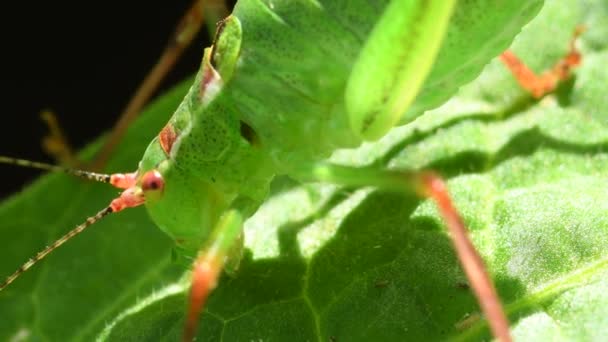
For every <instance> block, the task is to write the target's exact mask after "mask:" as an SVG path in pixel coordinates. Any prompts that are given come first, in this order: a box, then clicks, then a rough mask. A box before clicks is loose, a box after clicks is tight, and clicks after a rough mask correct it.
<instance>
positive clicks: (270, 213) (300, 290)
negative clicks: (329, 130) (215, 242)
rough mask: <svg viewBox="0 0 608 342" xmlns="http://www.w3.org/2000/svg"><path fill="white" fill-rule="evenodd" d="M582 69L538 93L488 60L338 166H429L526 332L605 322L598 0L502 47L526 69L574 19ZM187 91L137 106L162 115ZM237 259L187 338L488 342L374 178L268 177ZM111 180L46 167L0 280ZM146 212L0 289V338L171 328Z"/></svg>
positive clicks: (144, 134) (589, 330) (557, 9)
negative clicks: (338, 183) (345, 183)
mask: <svg viewBox="0 0 608 342" xmlns="http://www.w3.org/2000/svg"><path fill="white" fill-rule="evenodd" d="M581 23H582V24H585V25H586V26H587V27H588V31H587V32H586V33H585V35H584V36H583V37H582V39H581V41H580V46H581V49H582V50H583V53H584V58H585V59H584V63H583V65H582V67H581V68H579V69H577V71H576V78H575V79H574V80H573V81H572V82H571V83H570V84H569V86H568V85H566V86H565V87H563V89H561V90H560V91H559V92H558V93H557V94H556V95H551V96H548V97H546V98H545V99H543V100H542V101H539V102H536V101H533V100H531V99H530V98H529V97H527V96H526V94H525V93H524V92H523V91H522V90H521V89H520V88H519V87H518V86H517V84H516V83H515V82H514V81H513V80H512V78H511V76H510V75H509V74H508V72H507V71H506V70H505V69H504V67H503V66H502V65H501V64H500V63H499V62H498V61H493V62H492V63H490V64H489V65H488V66H487V67H486V68H485V69H484V72H483V73H482V75H481V76H480V77H479V78H478V79H477V80H475V81H474V82H473V83H472V84H470V85H468V86H466V87H464V88H462V89H461V90H460V92H459V93H458V95H457V96H456V97H454V98H453V99H452V100H451V101H450V102H448V103H447V104H445V105H444V106H443V107H441V108H439V109H437V110H434V111H432V112H428V113H426V114H425V115H424V116H422V117H420V118H419V119H417V120H416V121H414V122H412V123H411V124H409V125H407V126H404V127H401V128H399V129H396V130H394V131H393V132H391V133H390V134H389V135H388V136H387V137H386V138H385V139H383V140H381V141H380V142H377V143H374V144H369V145H365V146H363V147H362V148H360V149H359V150H357V151H355V152H352V151H340V152H338V153H336V155H335V156H334V160H335V161H337V162H342V163H348V164H355V165H361V164H368V163H371V162H376V163H379V164H386V165H387V166H389V167H392V168H408V169H411V168H432V169H436V170H439V171H440V172H441V173H442V174H443V175H445V176H446V178H448V179H449V187H450V191H451V193H452V194H453V196H454V198H455V201H456V204H457V206H458V207H459V209H460V210H461V213H462V215H463V216H464V218H465V221H466V222H467V224H468V226H469V228H470V229H471V231H472V237H473V239H474V242H475V244H476V246H477V247H478V248H479V250H480V251H481V253H482V254H483V256H484V258H485V260H486V262H487V264H488V265H489V268H490V270H491V272H492V274H493V277H494V279H495V280H496V283H497V287H498V290H499V292H500V294H501V297H502V298H503V300H504V302H505V305H506V309H507V311H508V313H509V315H510V319H511V321H512V326H513V334H514V335H515V337H517V338H519V339H521V340H528V341H536V340H568V341H571V340H580V341H587V340H599V339H600V338H601V337H602V336H606V335H607V334H608V331H607V330H608V322H606V320H607V319H606V317H608V312H607V309H606V308H607V307H608V305H607V304H608V295H606V293H608V291H606V290H607V288H608V281H607V280H606V279H608V277H607V275H608V268H607V265H608V262H607V261H606V260H607V259H606V256H607V253H606V250H607V249H606V245H607V242H608V218H607V215H605V212H606V209H608V194H607V192H606V191H605V189H606V182H607V181H608V177H607V173H606V170H608V154H606V153H605V151H606V149H607V147H608V130H607V129H606V127H605V122H606V118H608V114H606V110H605V108H607V107H608V97H606V95H605V92H606V84H608V71H607V70H606V68H605V66H606V65H607V63H608V49H607V48H608V38H607V37H608V5H607V4H606V2H605V1H602V0H595V1H590V0H589V1H582V0H580V1H574V0H560V1H549V2H548V3H547V4H546V6H545V7H544V8H543V10H542V11H541V14H540V15H539V16H538V17H537V18H536V19H535V20H534V21H533V23H531V24H530V25H529V26H527V27H526V29H525V30H524V32H523V33H522V34H521V35H520V36H519V37H518V38H517V39H516V41H515V43H514V45H513V49H514V50H515V52H516V53H518V54H519V55H521V56H522V58H523V59H524V60H526V61H527V62H528V63H529V64H530V65H531V66H532V67H533V68H534V69H535V70H543V69H545V68H547V67H549V66H550V65H551V64H552V63H553V62H554V61H555V60H556V59H558V58H559V57H560V56H561V55H562V54H563V53H564V51H565V50H566V47H567V42H568V40H569V38H570V35H571V33H572V31H573V29H574V27H575V26H576V25H577V24H581ZM182 92H183V89H178V90H176V92H175V93H173V94H172V95H169V96H167V97H165V98H164V99H163V100H162V101H161V102H160V103H157V105H156V106H154V107H153V108H152V109H151V110H152V111H154V112H157V113H163V112H164V113H170V112H171V111H172V110H173V108H175V106H176V104H177V102H178V101H179V100H180V94H181V93H182ZM165 120H166V116H165V117H163V116H162V115H145V116H144V119H143V120H141V121H140V122H139V123H138V124H137V125H136V126H134V127H133V128H132V130H131V132H130V135H129V138H128V140H127V141H125V142H124V144H123V147H122V149H121V152H120V154H119V155H117V157H116V158H115V160H114V161H113V163H112V164H111V165H110V166H109V168H110V169H112V170H124V168H127V169H133V168H135V166H136V162H137V159H136V158H137V156H138V155H141V153H142V151H143V148H145V142H146V141H149V140H150V139H151V137H152V136H153V135H154V134H155V132H157V131H158V130H159V129H160V127H162V125H163V122H164V121H165ZM274 185H275V188H274V191H273V194H274V195H273V196H272V197H271V198H270V199H269V200H268V201H267V203H266V204H265V205H264V206H263V207H262V208H261V209H260V211H259V212H258V213H257V214H256V216H254V217H253V218H252V219H250V220H249V221H248V223H247V227H246V243H247V246H248V248H249V249H248V254H247V257H246V258H245V260H244V262H243V264H242V265H241V269H240V271H239V273H238V274H237V276H236V277H235V278H228V277H224V278H223V279H222V281H221V284H220V286H219V287H218V289H217V290H216V292H215V293H214V295H213V296H212V298H211V299H210V303H209V306H208V308H207V314H206V315H204V316H203V318H202V322H201V323H202V329H201V332H200V334H199V336H200V337H201V338H202V337H204V338H205V340H219V339H223V340H226V341H233V340H240V341H250V340H264V341H282V340H290V341H314V340H319V341H328V340H329V341H367V340H404V339H411V340H422V339H424V340H443V339H446V338H453V339H459V340H474V341H478V340H483V339H487V337H488V335H487V334H488V332H487V328H486V325H485V322H484V321H483V320H480V319H478V316H477V314H478V312H479V311H478V307H477V304H476V302H475V299H474V297H473V296H472V294H471V292H470V290H469V289H468V287H467V285H466V278H465V277H464V275H463V274H462V272H461V270H460V267H459V265H458V262H457V260H456V259H455V256H454V253H453V252H452V248H451V245H450V241H449V238H448V236H447V235H446V233H445V230H444V228H443V224H442V222H441V220H440V219H439V218H438V216H437V214H436V211H435V208H434V206H433V204H432V203H430V202H428V201H420V200H418V199H416V198H413V197H408V196H400V195H395V194H386V193H382V192H378V191H375V190H373V189H343V188H336V187H333V186H325V185H316V184H308V185H302V186H297V185H295V184H293V183H292V182H291V181H289V180H288V179H285V178H282V179H279V180H278V181H277V182H276V183H275V184H274ZM112 194H113V190H108V189H107V188H106V187H104V186H100V185H89V184H85V183H83V182H80V181H78V180H72V179H69V178H67V177H64V176H62V175H52V176H47V177H44V178H43V179H41V180H40V181H38V182H36V183H35V184H33V185H32V186H30V187H29V188H28V189H27V190H26V191H24V192H22V193H21V194H19V195H17V196H15V197H13V198H12V199H10V200H8V201H6V202H5V203H4V204H3V205H2V207H1V208H0V222H1V224H0V239H1V240H2V241H3V248H2V249H1V251H0V274H9V273H10V272H12V271H13V270H14V269H15V268H16V267H17V266H18V265H19V264H20V263H21V262H22V261H24V260H26V259H27V258H28V257H30V256H31V255H32V254H33V253H35V252H36V251H38V250H39V249H40V248H41V246H44V245H45V244H47V243H48V242H49V241H53V240H54V239H56V238H57V237H59V236H60V235H61V234H62V233H63V232H65V231H66V230H67V229H69V228H71V227H72V226H74V225H76V224H78V223H80V222H81V221H82V220H83V218H84V216H86V215H88V214H93V213H95V212H96V211H97V210H98V209H99V208H101V207H103V206H104V205H106V204H107V202H108V201H109V199H110V198H111V197H112ZM170 248H171V242H170V241H169V240H168V239H167V238H166V237H165V236H164V235H163V234H162V233H161V232H160V231H159V230H158V229H156V228H155V227H154V225H153V224H152V223H151V222H150V221H149V220H148V219H147V217H146V213H145V211H144V210H143V209H135V210H131V211H130V212H125V213H121V214H118V215H115V216H114V217H109V218H107V219H106V220H105V222H101V223H99V224H97V225H96V226H94V227H91V230H90V231H88V232H86V233H85V234H83V235H82V236H79V237H78V238H77V239H75V240H74V241H71V242H70V243H69V244H67V245H66V246H65V247H62V248H61V249H60V250H58V251H56V252H55V253H54V254H53V255H52V256H51V257H49V258H48V259H47V260H46V261H45V262H44V263H42V264H41V265H37V266H36V268H35V269H33V270H32V271H31V272H28V273H27V274H25V275H24V276H23V277H22V278H20V279H19V281H17V282H16V283H15V284H13V286H11V287H10V288H8V289H6V290H5V291H3V292H2V293H0V316H1V317H2V320H0V340H17V341H19V340H52V341H55V340H66V339H70V340H91V339H93V338H95V337H96V336H101V337H105V338H107V339H109V340H155V341H156V340H177V339H178V338H179V335H180V331H181V324H182V320H183V312H184V305H185V304H184V300H185V299H184V295H183V290H184V287H185V282H184V281H180V280H179V279H180V277H181V275H182V273H183V270H182V269H179V268H178V267H177V266H173V265H172V264H171V263H170Z"/></svg>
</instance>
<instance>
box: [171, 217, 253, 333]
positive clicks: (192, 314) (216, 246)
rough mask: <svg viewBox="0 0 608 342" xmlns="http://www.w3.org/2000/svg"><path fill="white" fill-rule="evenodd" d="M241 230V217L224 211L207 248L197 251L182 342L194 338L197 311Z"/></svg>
mask: <svg viewBox="0 0 608 342" xmlns="http://www.w3.org/2000/svg"><path fill="white" fill-rule="evenodd" d="M242 229H243V217H242V215H241V214H240V213H239V212H238V211H237V210H230V211H228V212H226V213H225V214H224V215H223V216H222V217H221V218H220V221H219V222H218V224H217V227H215V229H214V231H213V233H212V235H211V237H210V238H209V240H208V245H207V246H205V248H204V249H202V250H201V252H200V253H199V255H198V257H197V258H196V261H194V266H193V270H192V285H191V288H190V301H189V304H188V314H187V316H186V322H185V325H184V334H183V336H182V338H183V340H184V341H185V342H190V341H192V340H193V339H194V336H195V334H196V330H197V327H198V321H199V318H200V314H201V311H202V310H203V307H204V306H205V302H206V301H207V298H208V297H209V294H210V293H211V291H213V289H214V288H215V286H216V285H217V281H218V278H219V277H220V275H221V272H222V269H223V268H224V263H225V261H226V259H227V258H229V257H230V256H231V253H232V252H234V246H235V244H237V243H238V241H239V239H240V236H241V232H242Z"/></svg>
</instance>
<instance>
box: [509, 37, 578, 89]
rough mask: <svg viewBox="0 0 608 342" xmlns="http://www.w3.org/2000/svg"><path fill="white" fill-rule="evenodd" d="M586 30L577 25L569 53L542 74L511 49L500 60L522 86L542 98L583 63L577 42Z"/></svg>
mask: <svg viewBox="0 0 608 342" xmlns="http://www.w3.org/2000/svg"><path fill="white" fill-rule="evenodd" d="M584 31H585V28H584V27H582V26H579V27H577V28H576V30H575V31H574V34H573V36H572V39H571V40H570V49H569V51H568V53H567V54H566V55H565V56H564V57H563V58H562V59H560V60H559V61H558V62H557V63H555V65H554V66H553V67H552V68H551V69H549V70H547V71H545V72H544V73H542V74H540V75H537V74H535V73H534V71H532V70H530V68H528V67H527V66H526V65H525V64H524V62H522V61H521V60H520V59H519V58H518V57H517V56H516V55H515V54H514V53H513V52H512V51H511V50H507V51H505V52H503V53H502V54H501V55H500V60H501V61H502V62H503V63H504V64H505V65H506V66H507V68H509V70H510V71H511V73H512V74H513V76H514V77H515V79H517V82H519V84H520V85H521V86H522V88H524V89H526V90H527V91H529V92H530V93H531V94H532V96H534V97H535V98H541V97H543V96H544V95H546V94H547V93H550V92H552V91H553V90H554V89H555V88H556V87H557V86H558V84H559V82H561V81H563V80H566V79H568V78H569V77H570V74H571V71H572V69H573V68H574V67H576V66H578V65H580V64H581V60H582V56H581V53H580V52H579V51H578V50H577V48H576V44H575V43H576V39H577V38H578V36H580V35H581V34H582V33H583V32H584Z"/></svg>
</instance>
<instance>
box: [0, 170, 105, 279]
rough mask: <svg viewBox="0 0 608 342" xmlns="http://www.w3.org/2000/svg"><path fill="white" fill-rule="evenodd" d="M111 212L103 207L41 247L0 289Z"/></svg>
mask: <svg viewBox="0 0 608 342" xmlns="http://www.w3.org/2000/svg"><path fill="white" fill-rule="evenodd" d="M10 159H12V158H10ZM16 160H20V159H16ZM28 163H29V162H28ZM42 165H46V164H42ZM51 166H52V165H51ZM112 212H114V210H113V209H112V207H111V206H108V207H107V208H104V209H103V210H101V211H100V212H98V213H97V214H96V215H95V216H91V217H89V218H87V220H86V221H85V222H84V223H82V224H81V225H79V226H78V227H76V228H74V229H72V230H70V231H69V232H68V233H67V234H65V235H64V236H62V237H61V238H59V240H57V241H55V242H53V243H52V244H51V245H50V246H48V247H46V248H45V249H43V250H42V251H40V252H39V253H38V254H36V255H35V256H34V257H33V258H31V259H30V260H28V261H27V262H26V263H25V264H23V265H22V266H21V267H19V269H17V270H16V271H15V273H13V274H11V275H10V276H9V277H8V278H6V280H5V281H4V282H3V283H2V284H0V291H2V290H4V289H5V288H6V287H7V286H9V285H10V284H11V283H12V282H13V281H15V279H17V278H18V277H19V276H20V275H21V274H23V273H24V272H25V271H27V270H29V269H30V268H31V267H32V266H34V265H35V264H36V263H37V262H38V261H40V260H42V259H44V258H45V257H46V256H47V255H48V254H49V253H51V252H52V251H54V250H55V249H57V248H58V247H59V246H61V245H63V244H64V243H66V242H67V241H68V240H70V239H71V238H73V237H74V236H76V235H78V234H80V233H82V231H84V230H85V229H86V228H87V227H88V226H90V225H92V224H93V223H95V222H97V221H99V220H101V219H102V218H103V217H104V216H106V215H108V214H111V213H112Z"/></svg>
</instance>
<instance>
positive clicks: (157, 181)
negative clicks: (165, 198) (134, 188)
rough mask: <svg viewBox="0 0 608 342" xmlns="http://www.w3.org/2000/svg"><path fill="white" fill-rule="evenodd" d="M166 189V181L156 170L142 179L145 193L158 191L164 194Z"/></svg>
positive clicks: (149, 172) (142, 187)
mask: <svg viewBox="0 0 608 342" xmlns="http://www.w3.org/2000/svg"><path fill="white" fill-rule="evenodd" d="M164 188H165V180H164V179H163V176H162V175H161V174H160V172H158V171H156V170H151V171H148V172H146V173H145V174H144V176H143V177H142V179H141V189H142V190H143V191H144V192H149V191H158V192H162V191H163V189H164Z"/></svg>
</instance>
